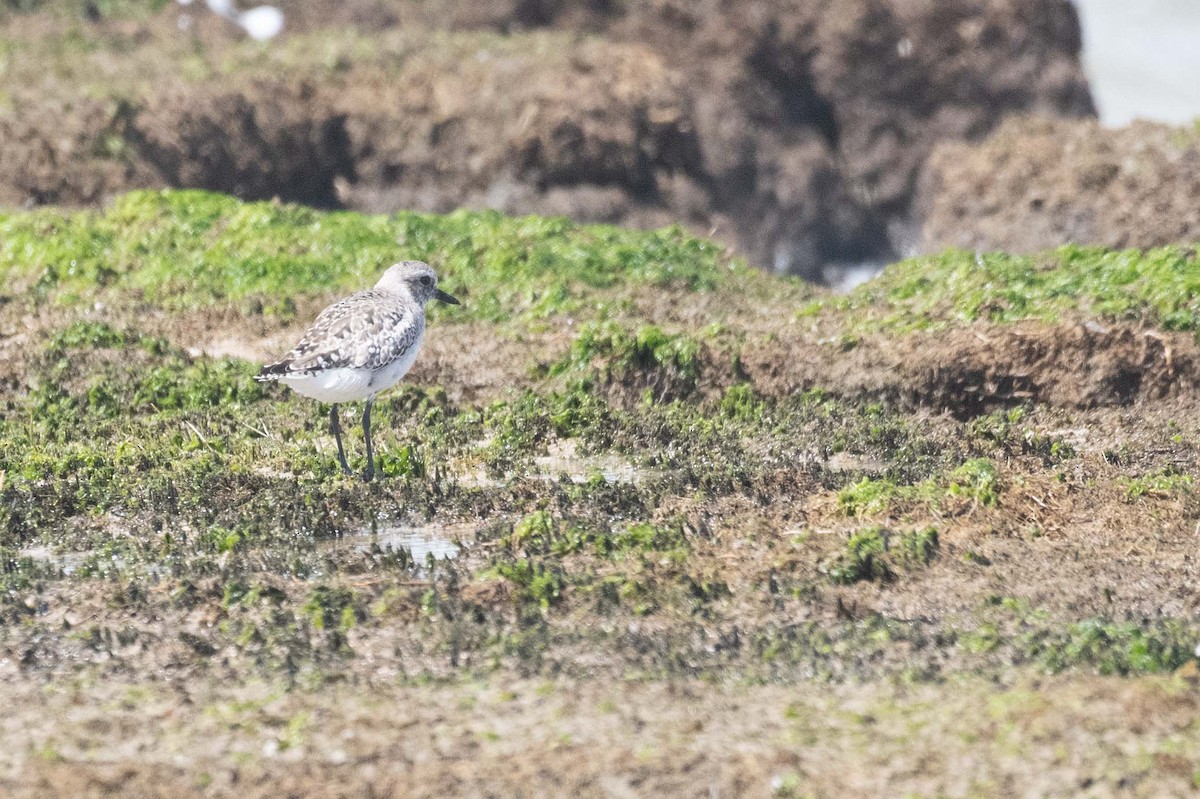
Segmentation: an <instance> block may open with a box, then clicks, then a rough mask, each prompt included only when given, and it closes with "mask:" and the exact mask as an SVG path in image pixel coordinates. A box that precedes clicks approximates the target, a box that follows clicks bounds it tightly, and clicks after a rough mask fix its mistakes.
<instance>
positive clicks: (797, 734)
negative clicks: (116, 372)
mask: <svg viewBox="0 0 1200 799" xmlns="http://www.w3.org/2000/svg"><path fill="white" fill-rule="evenodd" d="M448 708H455V710H453V711H449V712H448V710H447V709H448ZM1197 712H1200V693H1198V692H1197V689H1196V688H1195V687H1193V686H1192V684H1189V683H1187V682H1185V681H1183V680H1178V681H1171V680H1163V679H1158V680H1152V681H1146V682H1144V683H1140V684H1137V683H1130V682H1127V681H1121V680H1111V679H1110V680H1103V679H1099V680H1098V679H1092V680H1078V679H1061V678H1060V679H1050V680H1039V681H1031V682H1027V683H1019V684H1017V685H1014V686H1010V687H1000V686H994V685H989V684H987V683H984V682H982V681H966V682H964V683H963V684H961V685H960V686H959V691H958V692H957V695H956V696H955V698H953V699H951V700H949V701H948V700H947V698H946V695H945V694H944V693H943V692H942V691H941V690H940V689H939V688H937V687H930V686H913V687H905V686H894V687H892V686H881V685H856V686H841V687H832V688H820V689H818V688H815V687H811V686H800V687H789V688H784V687H779V686H754V687H750V686H719V685H718V686H714V685H711V684H707V683H697V682H694V681H680V682H677V683H673V684H670V685H649V684H644V683H636V682H634V683H627V682H617V683H607V684H605V683H599V682H595V681H589V682H585V683H581V684H578V683H573V682H570V681H563V680H558V681H545V682H532V681H528V680H519V679H513V680H505V681H500V680H497V681H494V682H490V683H478V684H468V685H461V686H446V687H438V686H426V687H402V688H397V687H389V686H375V687H373V688H372V690H371V692H370V694H369V695H368V694H365V693H363V692H362V691H361V690H359V689H357V688H355V687H352V686H334V687H332V688H330V689H329V690H327V691H324V692H322V693H319V694H309V693H300V694H288V695H280V694H276V693H271V692H270V691H269V690H268V689H266V688H262V687H258V688H254V687H252V688H248V689H245V690H242V691H231V690H229V689H227V688H222V687H219V686H209V685H205V684H201V685H194V684H184V683H179V684H175V685H172V686H169V687H168V686H163V687H161V688H153V689H146V688H144V687H140V686H135V685H129V686H122V685H119V684H109V685H105V686H103V687H99V686H96V687H89V686H83V687H80V688H77V689H52V690H47V691H38V692H34V693H33V694H32V695H31V696H30V697H29V698H28V701H26V702H22V703H21V704H20V705H18V706H16V707H14V708H12V709H11V712H9V713H7V714H6V715H5V717H4V720H3V721H2V722H0V725H3V726H2V729H3V730H4V735H5V737H6V738H10V736H18V737H20V738H22V739H24V740H26V741H28V743H29V746H30V748H31V749H32V750H33V751H34V752H36V753H38V754H37V756H36V757H35V758H33V759H31V760H30V761H29V763H28V765H27V767H26V770H25V779H23V780H22V781H21V782H19V783H12V782H7V784H6V781H5V779H4V778H3V776H0V787H5V788H6V795H7V796H10V797H13V799H33V798H34V797H39V798H40V797H50V796H73V797H101V796H104V797H108V796H121V797H126V799H149V797H161V796H206V797H245V798H246V799H257V798H258V797H262V798H263V799H266V797H280V796H294V797H300V796H322V797H347V799H348V798H349V797H362V796H372V797H380V798H381V799H383V798H385V797H386V798H387V799H392V798H395V799H399V797H442V796H458V797H499V796H513V797H517V796H521V797H533V796H545V797H573V796H615V797H634V796H678V797H711V796H779V797H787V796H820V797H837V796H855V797H857V796H863V797H866V796H883V795H933V794H939V795H949V796H955V795H974V796H997V797H1000V796H1023V795H1051V796H1064V795H1087V796H1095V797H1116V796H1138V797H1162V798H1164V799H1165V798H1166V797H1184V796H1190V795H1192V791H1193V790H1194V789H1193V788H1192V787H1191V785H1192V783H1191V779H1192V770H1193V768H1194V764H1195V762H1196V758H1197V757H1200V751H1198V750H1197V744H1196V738H1195V736H1194V734H1192V733H1193V732H1194V719H1195V717H1196V714H1197ZM1114 718H1121V719H1124V720H1125V722H1126V724H1125V726H1124V727H1123V729H1122V730H1121V731H1119V732H1114V731H1113V729H1112V726H1111V723H1112V720H1113V719H1114ZM47 719H50V720H53V721H51V722H50V723H49V724H47V723H46V720H47ZM30 728H35V729H37V730H38V732H37V733H36V734H35V735H34V736H33V737H32V738H29V737H26V735H27V733H26V731H27V730H28V729H30ZM68 731H69V733H68ZM10 740H11V738H10ZM11 755H12V752H11V750H7V751H6V752H4V753H2V754H0V774H4V773H7V774H12V773H13V772H12V756H11Z"/></svg>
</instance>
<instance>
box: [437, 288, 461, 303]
mask: <svg viewBox="0 0 1200 799" xmlns="http://www.w3.org/2000/svg"><path fill="white" fill-rule="evenodd" d="M433 298H434V299H435V300H441V301H442V302H446V303H449V304H451V305H462V303H461V302H459V301H458V300H456V299H455V298H454V297H452V296H451V295H449V294H447V293H446V292H444V291H442V290H441V289H434V292H433Z"/></svg>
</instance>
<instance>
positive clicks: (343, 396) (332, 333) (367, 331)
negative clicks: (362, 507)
mask: <svg viewBox="0 0 1200 799" xmlns="http://www.w3.org/2000/svg"><path fill="white" fill-rule="evenodd" d="M434 299H436V300H441V301H442V302H448V303H450V304H451V305H458V304H459V302H458V300H456V299H455V298H454V297H452V296H450V295H449V294H447V293H446V292H444V291H442V290H441V289H439V288H438V287H437V275H436V274H435V273H434V271H433V269H432V268H431V267H430V266H429V264H426V263H422V262H421V261H401V262H400V263H398V264H396V265H395V266H392V267H390V268H389V269H388V270H387V271H386V272H384V273H383V277H381V278H379V282H378V283H376V284H375V288H373V289H367V290H366V291H360V292H358V293H357V294H351V295H350V296H349V297H347V298H346V299H344V300H341V301H340V302H335V303H334V304H333V305H330V306H329V307H328V308H326V309H325V310H323V311H321V314H320V315H319V316H318V317H317V320H316V321H315V322H313V323H312V326H311V327H309V328H308V330H306V331H304V335H303V336H302V337H301V338H300V343H299V344H297V345H296V346H295V348H293V349H292V351H291V352H289V353H288V354H287V355H285V356H283V358H282V359H280V360H279V361H277V362H275V363H272V364H268V365H266V366H264V367H263V368H262V371H260V372H259V373H258V375H256V376H255V378H254V379H255V380H259V381H263V382H267V381H273V380H278V381H280V382H282V383H284V384H286V385H288V386H291V388H292V389H293V390H295V391H296V392H298V393H300V394H303V395H304V396H306V397H312V398H313V399H315V400H320V401H321V402H329V403H332V404H333V407H332V408H331V409H330V412H329V423H330V426H331V427H332V428H333V437H334V439H335V440H336V441H337V449H338V463H339V464H340V465H341V467H342V473H343V474H350V466H349V465H348V464H347V463H346V451H345V450H344V449H343V448H342V430H341V425H340V424H339V423H338V405H339V404H340V403H343V402H354V401H355V400H361V399H365V400H366V401H367V405H366V408H365V409H364V410H363V417H362V426H363V438H364V439H365V440H366V445H367V468H366V471H364V472H363V479H364V480H368V481H369V480H371V479H372V478H373V477H374V476H375V459H374V453H373V452H372V449H371V406H372V405H373V404H374V403H375V396H376V395H377V394H379V392H381V391H384V390H386V389H389V388H391V387H392V386H394V385H396V384H397V383H399V382H400V378H402V377H404V375H405V374H406V373H407V372H408V370H409V369H411V368H412V365H413V362H414V361H415V360H416V359H417V353H418V352H420V350H421V344H422V343H423V342H424V341H425V304H426V303H427V302H429V301H430V300H434Z"/></svg>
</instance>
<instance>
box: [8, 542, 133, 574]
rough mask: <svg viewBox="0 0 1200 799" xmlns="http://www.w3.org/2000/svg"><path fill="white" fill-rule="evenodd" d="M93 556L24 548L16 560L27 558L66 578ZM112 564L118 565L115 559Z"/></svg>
mask: <svg viewBox="0 0 1200 799" xmlns="http://www.w3.org/2000/svg"><path fill="white" fill-rule="evenodd" d="M95 554H96V553H94V552H55V551H54V550H53V549H51V548H50V547H48V546H36V547H26V548H25V549H20V550H17V557H18V558H29V559H30V560H32V561H35V562H37V563H40V564H42V565H44V566H49V567H51V568H53V569H57V570H59V571H61V572H62V573H63V575H64V576H68V577H69V576H70V575H71V574H72V573H73V572H75V571H78V569H79V567H80V566H82V565H83V564H84V561H86V560H87V559H88V558H90V557H92V556H94V555H95ZM113 562H114V563H116V564H117V565H120V564H119V562H118V561H117V559H116V558H114V559H113Z"/></svg>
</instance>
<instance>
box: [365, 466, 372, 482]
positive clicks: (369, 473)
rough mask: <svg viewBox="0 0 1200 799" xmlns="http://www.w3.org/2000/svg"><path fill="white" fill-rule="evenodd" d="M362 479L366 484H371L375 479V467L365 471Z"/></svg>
mask: <svg viewBox="0 0 1200 799" xmlns="http://www.w3.org/2000/svg"><path fill="white" fill-rule="evenodd" d="M362 479H363V482H364V483H369V482H371V481H372V480H374V479H375V467H373V466H369V467H367V468H366V469H363V473H362Z"/></svg>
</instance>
